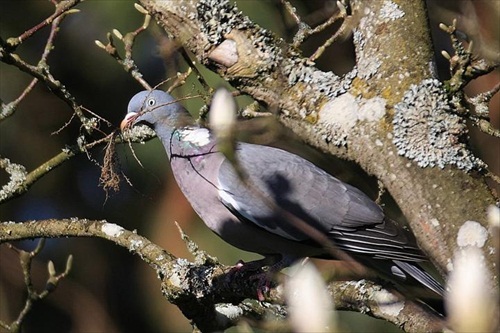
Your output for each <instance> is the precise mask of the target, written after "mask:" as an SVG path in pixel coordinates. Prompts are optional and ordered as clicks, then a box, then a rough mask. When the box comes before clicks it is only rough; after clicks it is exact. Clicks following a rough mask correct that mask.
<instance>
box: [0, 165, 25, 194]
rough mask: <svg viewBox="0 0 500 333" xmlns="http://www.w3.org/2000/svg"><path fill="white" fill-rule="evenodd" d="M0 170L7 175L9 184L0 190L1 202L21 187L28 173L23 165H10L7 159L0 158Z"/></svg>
mask: <svg viewBox="0 0 500 333" xmlns="http://www.w3.org/2000/svg"><path fill="white" fill-rule="evenodd" d="M0 168H2V169H4V170H5V172H7V173H8V174H9V182H8V183H7V184H5V185H4V186H2V189H1V190H0V201H3V200H5V199H6V198H8V197H9V196H11V195H12V194H13V193H15V192H16V191H18V190H19V189H20V188H21V187H22V186H23V184H24V182H25V181H26V177H27V176H28V172H27V171H26V168H25V167H24V166H23V165H21V164H16V163H12V162H11V161H10V160H9V159H8V158H0Z"/></svg>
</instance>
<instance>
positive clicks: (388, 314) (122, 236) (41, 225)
mask: <svg viewBox="0 0 500 333" xmlns="http://www.w3.org/2000/svg"><path fill="white" fill-rule="evenodd" d="M39 237H47V238H54V237H99V238H103V239H106V240H109V241H112V242H113V243H115V244H117V245H119V246H122V247H125V248H127V249H128V250H129V251H130V252H132V253H134V254H137V255H139V256H140V257H141V259H142V260H143V261H144V262H146V263H147V264H148V265H150V266H151V267H152V268H153V269H154V270H155V271H156V272H157V273H158V276H159V277H160V278H161V280H162V290H163V293H164V295H165V297H166V298H167V299H168V300H169V301H170V302H171V303H173V304H176V305H177V306H179V308H180V309H181V310H182V311H183V313H184V314H185V315H186V317H188V318H189V319H192V320H193V321H194V322H195V323H196V324H197V326H198V328H200V329H201V330H202V331H216V330H222V329H225V328H227V327H229V326H233V325H235V324H236V323H237V322H238V321H239V320H240V319H241V318H242V317H247V318H252V319H259V320H262V319H263V318H265V317H266V315H268V314H269V311H271V312H272V313H273V314H274V316H275V317H277V318H283V316H284V315H286V309H285V308H284V307H283V306H281V305H279V304H281V303H283V300H282V295H281V292H280V291H279V290H280V289H278V288H273V290H272V291H271V293H270V296H269V299H268V301H271V302H273V303H276V304H274V305H273V304H269V303H267V302H247V301H245V299H255V297H256V290H257V283H258V281H255V279H254V280H252V279H250V275H251V274H254V272H243V273H240V272H237V273H235V274H233V275H232V276H234V278H233V279H232V280H229V281H228V280H227V277H226V273H227V272H228V271H229V270H230V269H231V268H230V267H226V266H223V265H221V264H219V263H217V262H214V261H213V259H211V258H210V257H208V256H202V257H201V258H202V259H201V260H197V261H199V262H197V264H193V263H191V262H189V261H188V260H185V259H178V258H176V257H174V256H173V255H171V254H170V253H168V252H167V251H165V250H164V249H162V248H161V247H159V246H157V245H156V244H153V243H151V242H150V241H149V240H148V239H146V238H144V237H142V236H140V235H138V234H137V233H135V232H132V231H128V230H126V229H124V228H122V227H120V226H118V225H116V224H113V223H108V222H106V221H104V220H101V221H97V220H87V219H78V218H71V219H63V220H55V219H51V220H40V221H28V222H23V223H14V222H3V223H0V244H1V243H5V242H10V241H16V240H23V239H32V238H39ZM330 289H331V292H332V294H333V295H334V301H335V305H336V307H337V308H339V309H345V310H352V311H358V312H363V313H367V314H369V315H371V316H373V317H376V318H382V319H385V320H387V321H390V322H393V323H394V324H396V325H398V326H404V327H405V329H407V331H408V332H412V331H413V332H429V331H435V330H436V328H442V327H443V322H442V319H440V318H439V317H436V316H435V315H434V314H432V313H431V312H430V311H428V310H427V309H425V308H423V307H420V306H419V305H418V304H417V303H414V302H411V301H401V302H396V303H395V300H397V296H395V295H393V294H391V293H389V292H388V291H386V290H384V289H383V288H382V287H380V286H378V285H376V284H374V283H371V282H366V281H360V282H358V283H355V282H334V283H332V284H331V285H330ZM235 304H237V305H235ZM410 313H411V315H410ZM235 314H236V315H235Z"/></svg>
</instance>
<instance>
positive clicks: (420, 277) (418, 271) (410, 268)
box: [393, 260, 445, 296]
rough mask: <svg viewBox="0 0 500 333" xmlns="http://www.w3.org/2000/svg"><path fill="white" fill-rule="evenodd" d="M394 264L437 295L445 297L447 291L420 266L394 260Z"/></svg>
mask: <svg viewBox="0 0 500 333" xmlns="http://www.w3.org/2000/svg"><path fill="white" fill-rule="evenodd" d="M393 262H394V263H395V264H396V265H397V266H398V267H399V268H400V269H401V270H403V271H404V272H405V273H407V274H408V275H410V276H411V277H412V278H414V279H415V280H417V281H418V282H420V283H421V284H423V285H424V286H426V287H427V288H429V289H430V290H432V291H434V292H435V293H436V294H438V295H440V296H444V293H445V289H444V287H443V286H442V285H441V283H439V282H438V281H436V279H434V278H433V277H432V276H431V275H430V274H429V273H427V272H426V271H424V270H423V269H422V268H420V267H419V266H417V265H415V264H412V263H409V262H405V261H400V260H393Z"/></svg>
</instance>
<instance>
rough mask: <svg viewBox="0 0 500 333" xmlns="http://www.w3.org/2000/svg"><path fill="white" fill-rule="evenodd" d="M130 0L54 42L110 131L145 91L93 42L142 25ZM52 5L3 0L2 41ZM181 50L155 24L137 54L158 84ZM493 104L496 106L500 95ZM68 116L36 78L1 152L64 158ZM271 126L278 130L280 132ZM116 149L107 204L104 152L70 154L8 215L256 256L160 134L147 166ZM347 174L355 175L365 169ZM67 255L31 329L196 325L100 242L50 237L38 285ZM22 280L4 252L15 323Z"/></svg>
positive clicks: (0, 267)
mask: <svg viewBox="0 0 500 333" xmlns="http://www.w3.org/2000/svg"><path fill="white" fill-rule="evenodd" d="M237 2H238V5H239V8H240V9H241V10H242V11H243V12H244V13H245V14H247V15H248V16H250V17H251V18H252V19H254V20H255V21H256V22H257V23H258V24H260V25H262V26H263V27H265V28H267V29H269V30H272V31H274V32H275V33H277V34H278V35H280V36H282V37H283V38H285V39H286V40H289V41H290V40H291V38H292V36H293V33H294V30H295V27H294V26H293V21H292V20H291V19H290V18H289V17H287V16H286V15H284V13H283V9H282V6H281V4H280V1H279V0H276V1H272V0H269V1H257V0H255V1H250V0H240V1H237ZM453 2H454V1H453ZM133 3H134V1H131V0H121V1H85V2H83V3H81V4H79V5H78V6H77V8H79V9H80V10H81V12H80V13H78V14H74V15H71V16H70V17H68V18H66V19H65V20H64V22H63V24H62V26H61V30H60V33H59V35H58V37H57V38H56V41H55V49H54V50H53V52H52V53H51V55H50V56H49V60H48V63H49V65H50V69H51V71H52V74H53V75H54V76H55V77H56V78H57V79H58V80H60V81H61V82H63V83H64V84H65V85H66V86H67V88H68V89H69V90H70V91H71V92H72V94H73V95H74V96H75V97H76V98H77V100H78V102H79V103H80V104H81V105H83V106H85V107H87V108H88V109H90V110H91V111H92V112H94V113H96V114H98V115H100V116H101V117H104V118H105V119H107V120H109V121H110V122H111V123H112V124H113V127H111V128H103V130H104V131H106V132H108V133H109V132H111V131H112V130H114V129H115V128H116V127H117V126H118V124H119V122H120V120H121V119H122V117H123V116H124V114H125V110H126V107H127V103H128V100H129V98H130V97H131V96H133V95H134V94H135V93H136V92H137V91H138V90H142V87H140V86H139V85H138V84H137V82H136V81H135V80H133V79H132V78H131V77H130V76H129V75H128V74H127V73H125V71H124V70H123V69H122V68H121V67H120V66H119V65H118V64H117V63H116V61H115V60H113V59H112V58H111V57H109V56H108V55H107V54H106V53H105V52H103V50H101V49H99V48H98V47H96V46H95V44H94V40H96V39H98V40H101V41H104V40H105V39H106V37H105V36H106V33H107V32H109V31H111V30H112V29H115V28H116V29H118V30H120V31H121V32H122V33H125V32H128V31H132V30H134V29H136V28H137V27H138V26H140V25H141V24H142V19H143V17H142V16H141V15H140V14H139V13H138V12H137V11H136V10H135V9H134V7H133ZM292 4H294V5H295V6H297V9H298V12H299V13H301V15H302V16H303V17H304V18H305V20H306V22H307V23H309V24H312V25H314V24H317V23H320V22H321V20H324V19H325V15H327V14H328V13H329V12H331V11H332V10H333V2H332V1H326V0H325V1H320V0H317V1H307V0H303V1H299V0H297V1H292ZM429 5H430V6H432V8H433V9H440V10H431V11H430V12H431V14H432V16H431V19H432V25H433V26H434V27H437V23H438V22H441V21H444V22H451V18H453V17H454V16H456V15H457V13H456V11H457V10H459V9H460V4H450V3H449V2H441V1H431V2H430V4H429ZM52 11H53V6H52V5H51V4H50V2H49V1H39V0H32V1H1V2H0V20H1V23H0V36H1V37H2V38H3V39H4V40H5V39H7V38H9V37H13V36H18V35H19V34H21V33H22V32H24V31H25V30H26V29H28V28H30V27H32V26H34V25H35V24H37V23H39V22H40V21H42V20H43V19H44V18H46V17H47V16H49V15H50V14H51V13H52ZM459 22H460V21H459ZM486 23H488V22H486ZM486 29H487V28H486ZM330 32H331V31H330ZM48 33H49V28H45V29H44V30H43V31H41V32H39V33H37V34H36V35H34V36H33V37H31V38H29V39H28V40H26V41H25V42H24V43H23V44H22V45H21V46H19V48H18V49H17V51H16V53H18V54H19V55H20V56H21V57H22V58H23V59H24V60H26V61H28V62H31V63H34V62H36V61H37V60H38V58H39V57H40V54H41V52H42V51H43V47H44V43H45V41H46V39H47V37H48ZM326 33H328V31H327V32H326ZM324 37H325V36H324V35H320V36H317V37H313V38H311V40H309V41H307V42H306V43H305V44H304V49H303V52H304V54H305V55H310V54H312V52H314V50H315V48H316V47H317V46H318V45H320V43H321V42H322V38H324ZM497 37H498V36H497ZM434 40H435V43H436V49H438V50H440V49H443V48H448V46H447V45H442V44H446V43H448V41H447V37H446V36H444V35H443V34H440V33H439V32H438V31H437V30H435V31H434ZM159 41H163V42H165V43H164V44H161V45H162V47H161V48H159V47H158V46H157V45H158V42H159ZM497 41H498V39H497ZM175 50H176V46H175V43H173V42H171V41H168V40H167V39H166V37H165V35H164V33H162V32H161V30H160V29H159V28H158V27H156V26H153V27H150V29H149V30H148V33H146V34H143V35H141V36H140V38H139V39H138V40H137V43H136V45H135V48H134V58H135V60H136V62H137V64H138V66H139V68H140V69H141V71H142V72H143V73H144V74H145V78H146V80H147V81H148V82H150V83H151V84H156V83H158V82H160V81H162V80H163V79H165V78H166V77H172V76H174V75H175V73H176V72H178V71H183V70H185V69H186V64H185V62H184V60H183V59H182V57H181V56H180V55H179V54H178V53H177V52H175ZM353 56H354V54H353V48H352V43H350V41H349V40H347V41H344V42H342V43H339V44H335V45H334V46H332V47H330V48H329V49H328V50H327V53H326V54H324V55H323V57H322V58H320V59H319V61H318V67H319V68H321V69H323V70H333V71H334V72H336V73H338V74H342V73H346V72H347V71H348V70H349V69H350V68H352V66H353V65H354V58H353ZM332 59H334V60H332ZM438 59H439V56H438ZM440 64H441V66H444V71H441V73H445V72H446V66H447V65H446V64H445V63H444V62H440ZM443 64H444V65H443ZM200 70H201V71H202V73H203V74H204V75H205V74H206V75H207V77H206V79H207V81H208V83H209V84H210V85H211V86H212V87H217V86H218V85H220V84H221V83H222V82H221V81H220V79H218V78H217V76H216V75H215V74H213V73H209V72H208V71H207V70H205V69H200ZM0 74H1V75H0V93H1V99H2V101H4V102H9V101H11V100H13V99H15V98H17V97H18V95H19V94H20V92H22V90H23V89H24V88H25V87H26V85H27V84H28V83H29V82H30V81H31V79H32V78H31V77H29V76H28V75H26V74H24V73H21V72H20V71H19V70H17V69H15V68H13V67H10V66H7V65H5V64H4V63H1V64H0ZM493 74H494V75H497V80H498V73H493ZM200 90H201V86H200V85H199V84H198V83H197V82H194V80H193V79H190V80H188V82H187V84H186V85H184V86H183V87H182V88H179V89H177V90H176V91H175V94H176V95H177V96H186V95H195V94H198V93H199V91H200ZM483 90H484V89H483ZM497 100H498V99H497ZM238 101H239V103H240V106H244V105H246V104H248V103H249V101H250V99H249V98H238ZM492 103H497V104H496V105H498V102H492ZM203 104H204V102H203V100H202V99H200V98H198V99H193V100H188V101H186V102H185V103H184V105H185V106H186V107H187V108H188V109H189V110H190V111H192V112H193V113H196V112H198V110H199V108H200V107H201V106H202V105H203ZM492 110H493V111H495V113H494V114H492V118H493V122H494V124H496V126H498V125H499V123H500V118H499V116H498V106H493V107H492ZM71 116H72V113H71V110H70V109H69V108H68V107H67V105H65V104H64V103H62V102H61V101H60V100H59V99H57V98H56V97H55V96H54V95H53V94H52V93H51V92H50V91H49V90H48V89H47V88H46V87H45V86H44V85H43V84H37V85H36V87H35V88H34V89H33V91H32V92H31V93H30V94H29V95H28V96H27V97H26V99H25V100H24V101H23V102H22V103H21V104H20V106H19V108H18V110H17V111H16V113H15V114H14V115H13V116H12V117H10V118H9V119H7V120H6V121H4V122H2V123H1V124H0V136H1V139H0V155H1V156H3V157H8V158H9V159H11V161H13V162H15V163H20V164H23V165H24V166H26V168H27V169H28V170H32V169H34V168H35V167H37V166H38V165H40V164H41V163H43V162H44V161H46V160H47V159H49V158H51V157H52V156H54V155H55V154H57V153H59V152H60V150H61V149H62V148H63V147H64V146H65V145H70V144H74V142H75V140H76V138H77V137H78V135H79V133H80V128H79V127H80V125H79V124H78V122H77V121H76V120H73V121H71V122H70V123H69V125H68V126H66V127H64V128H63V129H62V130H61V131H60V132H59V133H58V134H51V133H53V132H55V131H57V130H59V129H61V128H62V127H63V126H64V124H65V123H66V122H68V121H69V120H70V118H71ZM272 128H273V129H275V130H276V131H277V132H279V131H278V130H277V128H278V127H272ZM279 133H281V132H279ZM286 135H287V134H276V135H274V136H273V138H272V139H271V140H270V143H273V144H275V145H281V146H282V145H283V144H284V143H283V142H280V141H279V139H283V138H284V137H287V136H286ZM473 137H474V138H475V140H476V141H475V142H476V147H478V148H483V147H490V148H491V147H493V148H494V147H495V145H488V144H487V142H489V141H487V140H489V138H486V137H485V136H484V135H481V134H477V133H476V132H474V133H473ZM286 141H289V140H286ZM497 143H498V142H497ZM291 148H292V149H294V150H295V151H297V150H301V149H302V148H301V146H300V145H298V144H295V145H294V146H292V147H291ZM490 148H488V149H489V150H487V149H485V150H482V151H479V153H480V154H482V155H483V156H484V158H486V159H489V161H488V162H489V164H490V165H491V166H492V169H493V170H494V171H495V170H496V171H498V168H499V165H500V162H499V157H498V154H497V153H498V152H497V151H496V152H493V151H490V150H491V149H490ZM117 150H118V153H119V157H120V161H121V163H120V164H121V168H122V171H123V173H124V174H125V175H127V177H128V178H129V179H130V180H131V183H132V186H130V185H128V184H126V183H123V184H122V186H121V190H120V191H119V192H118V193H116V194H113V195H112V196H111V197H109V198H107V199H106V193H105V192H104V191H103V189H102V188H101V187H99V175H100V168H99V166H98V165H97V164H96V162H98V163H102V159H103V151H104V147H100V148H96V149H93V150H92V151H91V152H90V157H91V159H89V158H88V157H87V156H85V155H80V156H77V157H75V158H73V159H72V160H70V161H68V162H66V163H64V164H63V165H62V166H61V167H59V168H58V169H57V170H55V171H52V172H51V173H49V174H48V175H47V176H45V177H43V178H42V179H41V180H40V181H39V182H38V183H37V184H35V186H33V187H32V188H31V189H30V191H29V192H28V193H26V194H24V195H23V196H21V197H19V198H17V199H15V200H12V201H10V202H8V203H6V204H4V205H2V208H1V211H0V219H1V220H2V221H7V220H12V221H25V220H30V219H44V218H62V217H71V216H78V217H86V218H90V219H107V220H108V221H110V222H114V223H118V224H120V225H123V226H124V227H126V228H129V229H137V230H138V232H139V233H141V234H143V235H145V236H147V237H149V238H150V239H151V240H152V241H153V242H155V243H157V244H159V245H161V246H163V247H164V248H165V249H167V250H168V251H171V252H172V253H173V254H174V255H177V256H179V257H187V258H190V256H189V254H188V253H187V251H186V249H185V247H184V244H183V243H182V241H181V240H180V237H179V235H178V232H177V230H176V227H175V225H174V223H173V222H174V221H178V222H179V224H180V225H181V226H182V228H183V229H184V231H185V232H186V233H187V234H188V235H190V236H191V237H192V239H193V240H195V241H196V242H198V244H199V245H200V247H201V248H202V249H204V250H206V251H208V252H209V253H210V254H212V255H215V256H217V257H218V258H219V259H220V260H221V261H222V262H223V263H226V264H232V263H235V262H236V261H237V260H239V259H243V260H251V259H253V258H257V256H255V255H252V254H249V253H244V252H242V251H239V250H237V249H234V248H232V247H230V246H229V245H227V244H225V243H224V242H223V241H221V240H220V239H218V238H217V237H216V236H215V235H213V234H212V233H211V232H209V231H208V229H207V228H206V227H205V226H204V225H203V223H202V222H201V221H199V220H198V218H197V217H196V216H195V215H194V213H193V212H192V210H191V208H190V207H189V205H188V204H187V203H186V201H185V200H184V198H183V196H182V195H181V193H180V192H179V190H178V189H177V187H176V185H175V182H174V181H173V179H172V177H171V175H170V173H169V169H168V168H169V166H168V162H167V159H166V156H165V153H164V151H163V148H162V147H161V145H160V143H159V142H158V141H157V140H155V141H152V142H149V143H148V144H146V145H134V150H135V153H136V155H137V156H138V158H139V159H140V160H141V161H142V163H143V165H144V169H143V168H141V166H140V165H139V164H138V163H137V162H136V161H135V159H134V157H133V156H132V154H131V152H130V148H129V147H128V146H127V145H120V146H118V147H117ZM308 156H309V157H310V158H313V159H316V160H317V161H318V162H319V163H320V164H321V165H324V166H325V167H328V168H330V171H333V172H335V173H337V174H338V175H339V174H340V175H342V172H344V171H342V167H343V166H344V164H340V162H335V163H337V164H332V163H331V159H325V158H324V157H321V156H319V154H318V153H317V152H309V153H308ZM92 160H93V161H92ZM356 170H358V169H356ZM344 176H345V177H346V178H349V177H351V178H350V180H351V182H356V176H352V175H344ZM352 177H354V178H352ZM0 181H1V183H2V184H4V183H5V182H6V181H7V175H6V174H5V173H4V171H3V170H2V171H0ZM372 181H373V180H372ZM358 182H361V183H362V182H364V181H359V180H358ZM372 190H373V189H372ZM374 194H375V192H373V193H372V195H374ZM19 246H21V247H25V248H27V249H30V248H32V247H34V242H31V241H26V242H23V243H22V244H19ZM70 253H72V254H73V255H74V264H73V270H72V272H71V274H70V277H69V278H67V279H65V280H64V281H62V283H61V284H60V286H59V287H58V289H57V290H56V292H55V293H53V294H52V295H51V296H50V297H49V298H48V299H46V300H45V301H44V302H42V303H40V304H37V305H36V307H35V308H34V310H33V311H32V313H30V315H29V316H28V318H27V321H26V323H25V327H24V331H25V332H60V331H79V332H80V331H81V332H138V331H140V332H178V331H190V325H189V323H188V321H187V320H186V319H185V318H184V317H183V316H182V314H181V313H180V312H179V311H178V310H177V308H176V307H174V306H172V305H170V304H169V303H168V302H166V301H165V300H164V299H163V297H162V296H161V293H160V285H159V281H158V280H157V278H156V276H155V273H154V272H153V271H152V270H151V269H150V268H149V267H147V265H145V264H144V263H143V262H141V261H140V260H139V259H138V258H134V257H132V256H131V255H130V254H129V253H127V252H126V251H124V250H123V249H120V248H118V247H116V246H114V245H111V244H109V243H107V242H105V241H102V240H96V239H50V240H48V241H47V244H46V247H45V249H44V251H43V253H42V255H41V256H40V257H39V258H38V260H39V261H38V262H35V273H34V279H35V283H38V284H40V283H42V282H43V281H44V279H45V275H44V274H45V263H44V261H43V260H45V261H46V260H48V259H52V260H53V261H54V262H55V263H56V267H62V266H63V265H64V262H65V259H66V257H67V255H68V254H70ZM322 266H325V267H328V264H325V263H322ZM21 277H22V275H21V271H20V267H19V263H18V258H17V254H16V253H14V252H13V251H11V250H9V249H7V248H6V247H4V246H2V247H0V319H2V320H5V321H10V320H12V319H13V318H14V316H16V315H17V313H18V312H19V310H20V308H21V306H22V302H23V300H24V298H23V297H24V284H23V281H22V278H21ZM340 320H341V326H342V327H343V328H345V329H346V330H348V331H353V332H354V331H356V332H358V331H359V332H361V331H370V332H374V331H381V332H382V331H383V332H388V331H389V330H393V331H396V328H395V327H393V326H392V325H390V324H387V323H385V322H382V321H378V320H374V319H371V318H368V317H366V316H362V315H360V314H356V313H345V314H343V315H342V316H341V318H340ZM367 328H368V329H367ZM233 331H236V329H233Z"/></svg>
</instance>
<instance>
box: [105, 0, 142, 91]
mask: <svg viewBox="0 0 500 333" xmlns="http://www.w3.org/2000/svg"><path fill="white" fill-rule="evenodd" d="M135 8H136V9H137V10H138V11H139V12H140V13H142V14H144V22H143V24H142V25H141V26H140V27H139V28H137V29H136V30H134V31H132V32H129V33H126V34H125V35H122V33H121V32H120V31H118V30H117V29H113V34H114V35H115V36H116V37H117V38H118V39H119V40H120V41H122V42H123V48H124V50H125V58H122V57H121V56H120V54H119V53H118V50H117V49H116V46H115V44H114V41H113V36H112V35H111V33H108V34H107V35H106V38H107V39H108V43H107V44H106V45H104V44H103V43H102V42H101V41H98V40H96V41H95V43H96V45H97V46H98V47H100V48H101V49H103V50H104V51H106V52H107V53H108V54H109V55H110V56H112V57H113V58H114V59H115V60H116V61H117V62H118V63H119V64H120V65H122V66H123V69H125V71H126V72H127V73H130V74H131V75H132V77H133V78H134V79H136V80H137V81H138V82H139V84H141V85H142V86H143V87H144V89H146V90H151V86H150V85H149V83H147V82H146V80H144V78H143V75H142V73H141V72H140V71H139V68H138V67H137V65H136V63H135V61H134V60H133V58H132V49H133V46H134V42H135V38H136V37H137V36H138V35H139V34H140V33H142V32H143V31H145V30H146V29H147V27H148V25H149V22H150V21H151V16H150V15H149V14H148V13H147V12H146V11H145V10H144V8H142V7H141V6H140V5H139V4H135Z"/></svg>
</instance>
